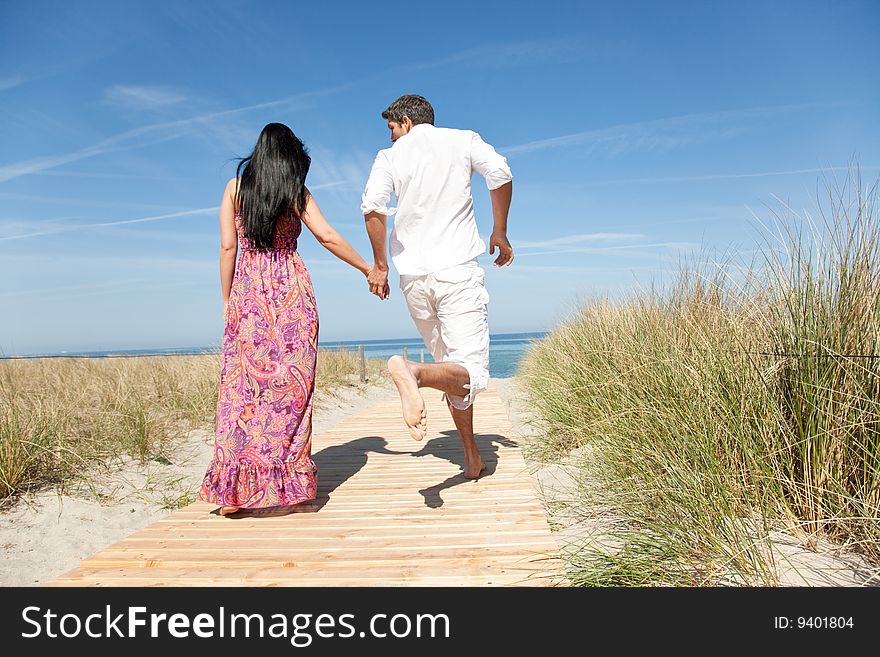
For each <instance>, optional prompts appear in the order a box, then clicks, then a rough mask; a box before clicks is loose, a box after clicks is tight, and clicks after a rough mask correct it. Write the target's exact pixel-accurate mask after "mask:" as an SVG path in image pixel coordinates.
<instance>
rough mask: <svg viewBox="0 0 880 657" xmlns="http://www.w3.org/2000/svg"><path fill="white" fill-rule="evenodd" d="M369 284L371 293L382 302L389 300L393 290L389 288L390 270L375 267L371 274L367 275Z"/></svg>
mask: <svg viewBox="0 0 880 657" xmlns="http://www.w3.org/2000/svg"><path fill="white" fill-rule="evenodd" d="M367 283H368V284H369V286H370V292H371V293H372V294H375V295H376V296H377V297H379V298H380V299H382V300H385V299H387V298H388V295H389V294H390V293H391V288H389V287H388V268H387V267H385V268H384V269H383V268H381V267H378V266H374V267H373V268H372V269H371V270H370V273H368V274H367Z"/></svg>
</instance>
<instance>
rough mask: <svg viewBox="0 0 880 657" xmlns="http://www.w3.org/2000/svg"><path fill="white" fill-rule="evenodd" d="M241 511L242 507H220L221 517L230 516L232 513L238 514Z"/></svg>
mask: <svg viewBox="0 0 880 657" xmlns="http://www.w3.org/2000/svg"><path fill="white" fill-rule="evenodd" d="M240 509H241V507H240V506H221V507H220V515H221V516H228V515H229V514H231V513H236V512H237V511H239V510H240Z"/></svg>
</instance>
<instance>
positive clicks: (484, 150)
mask: <svg viewBox="0 0 880 657" xmlns="http://www.w3.org/2000/svg"><path fill="white" fill-rule="evenodd" d="M471 167H472V168H473V170H474V171H476V172H477V173H479V174H480V175H481V176H483V178H485V179H486V186H487V187H488V188H489V189H498V188H499V187H501V185H504V184H506V183H509V182H510V181H511V180H513V174H512V173H511V172H510V167H509V166H507V158H505V157H504V156H502V155H499V154H498V153H497V152H496V151H495V149H494V148H493V147H492V146H491V145H490V144H487V143H486V142H484V141H483V138H482V137H480V135H478V134H477V133H476V132H474V133H473V134H472V137H471Z"/></svg>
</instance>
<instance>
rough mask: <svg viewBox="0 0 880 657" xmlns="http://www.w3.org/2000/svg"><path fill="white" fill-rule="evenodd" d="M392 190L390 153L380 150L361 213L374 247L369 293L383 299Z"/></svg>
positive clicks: (371, 173)
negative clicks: (386, 239)
mask: <svg viewBox="0 0 880 657" xmlns="http://www.w3.org/2000/svg"><path fill="white" fill-rule="evenodd" d="M393 191H394V179H393V178H392V176H391V167H390V165H389V162H388V156H387V154H386V153H384V152H383V151H379V154H378V155H377V156H376V159H375V161H374V162H373V168H372V170H371V171H370V177H369V179H368V180H367V186H366V189H364V195H363V197H362V201H361V212H363V214H364V224H365V225H366V228H367V235H368V236H369V238H370V245H371V246H372V247H373V269H372V270H371V271H370V274H369V276H367V282H368V283H369V285H370V292H372V293H373V294H375V295H376V296H377V297H379V298H380V299H387V298H388V295H389V294H390V288H389V286H388V256H387V255H386V248H385V232H386V226H387V223H388V215H389V214H393V213H394V212H395V209H394V208H389V207H388V201H390V200H391V192H393Z"/></svg>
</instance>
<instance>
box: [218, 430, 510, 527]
mask: <svg viewBox="0 0 880 657" xmlns="http://www.w3.org/2000/svg"><path fill="white" fill-rule="evenodd" d="M475 440H476V442H477V447H478V449H479V450H480V455H481V456H482V458H483V463H484V464H485V466H486V469H485V470H484V471H483V474H482V475H481V476H480V478H481V479H482V478H483V477H489V476H491V475H492V474H493V473H494V472H495V469H496V468H497V467H498V447H499V446H502V447H516V443H515V442H513V441H512V440H510V439H509V438H507V437H505V436H500V435H498V434H482V435H480V434H478V435H476V436H475ZM387 445H388V443H387V442H386V440H385V439H384V438H382V437H381V436H365V437H363V438H357V439H355V440H351V441H349V442H347V443H344V444H342V445H333V446H330V447H325V448H324V449H322V450H321V451H320V452H317V453H316V454H313V455H312V460H313V461H314V462H315V465H317V466H318V497H317V498H316V499H314V500H312V501H310V502H303V503H302V504H296V505H293V506H283V507H282V506H279V507H272V508H267V509H253V510H244V511H241V512H239V513H235V514H232V515H231V517H233V518H236V517H245V516H246V517H250V518H255V517H260V518H264V517H272V516H283V515H288V514H291V513H315V512H317V511H320V510H321V509H322V508H323V507H324V505H325V504H327V502H328V501H329V500H330V495H331V493H333V491H335V490H336V489H337V488H338V487H339V486H341V485H342V484H343V483H345V482H346V481H348V480H349V479H351V478H352V477H353V476H354V475H356V474H357V473H358V472H360V471H361V469H363V467H364V466H365V465H366V464H367V459H368V456H369V454H387V455H389V456H390V455H396V456H400V455H409V456H411V457H413V458H422V457H425V456H434V457H436V458H440V459H444V460H446V461H449V462H450V463H453V464H455V465H457V466H459V467H460V468H463V467H464V452H463V451H462V448H461V440H460V439H459V437H458V432H457V431H454V430H448V431H443V432H442V435H441V436H439V437H437V438H434V439H432V440H429V441H428V442H427V443H425V445H424V447H422V449H420V450H419V451H417V452H396V451H393V450H390V449H388V447H387ZM322 471H323V472H330V473H331V474H326V475H323V476H322V474H321V473H322ZM474 481H477V480H474V479H467V478H465V476H464V473H463V472H462V473H458V474H455V475H453V476H451V477H447V478H446V479H445V480H444V481H441V482H440V483H438V484H435V485H434V486H430V487H428V488H422V489H421V490H419V493H420V494H421V495H422V497H423V498H424V499H425V506H427V507H429V508H431V509H437V508H439V507H441V506H443V498H442V496H441V493H442V492H443V491H444V490H446V489H448V488H452V487H453V486H458V485H460V484H467V483H473V482H474Z"/></svg>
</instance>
